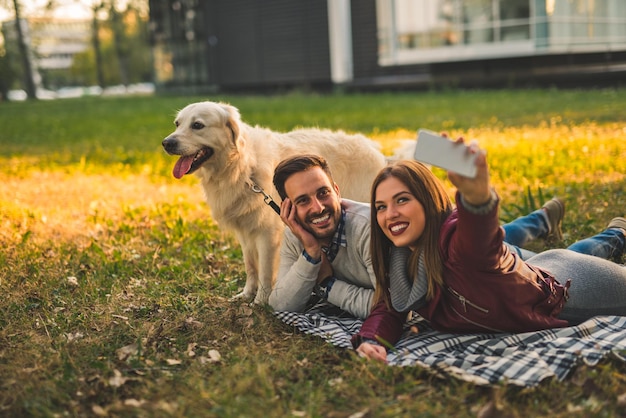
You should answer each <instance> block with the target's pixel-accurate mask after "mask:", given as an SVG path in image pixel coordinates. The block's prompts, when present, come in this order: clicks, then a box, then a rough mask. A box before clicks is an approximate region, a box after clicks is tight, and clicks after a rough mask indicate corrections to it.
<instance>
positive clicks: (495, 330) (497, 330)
mask: <svg viewBox="0 0 626 418" xmlns="http://www.w3.org/2000/svg"><path fill="white" fill-rule="evenodd" d="M452 310H453V311H454V312H455V313H456V314H457V315H458V316H459V317H461V318H463V320H465V321H466V322H469V323H470V324H474V325H476V326H477V327H481V328H484V329H486V330H489V331H494V332H507V331H503V330H500V329H497V328H491V327H488V326H487V325H483V324H481V323H479V322H476V321H472V320H471V319H469V318H467V317H465V316H464V315H461V313H460V312H459V311H457V310H456V309H454V307H453V308H452Z"/></svg>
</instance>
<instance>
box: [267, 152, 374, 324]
mask: <svg viewBox="0 0 626 418" xmlns="http://www.w3.org/2000/svg"><path fill="white" fill-rule="evenodd" d="M274 186H275V187H276V189H277V190H278V193H279V195H280V197H281V198H282V199H283V201H282V203H281V208H280V217H281V219H282V220H283V222H284V223H285V225H287V228H286V229H285V234H284V237H283V242H282V245H281V249H280V265H279V268H278V277H277V280H276V283H275V284H274V288H273V289H272V293H271V294H270V298H269V304H270V305H271V306H272V307H273V308H274V309H275V310H277V311H295V312H301V311H303V310H304V309H305V308H306V306H307V303H308V302H309V299H310V298H311V294H312V293H313V292H314V293H315V294H317V295H318V296H319V297H321V298H323V299H327V300H328V302H330V303H332V304H333V305H335V306H338V307H339V308H341V309H343V310H344V311H346V312H348V313H350V314H352V315H354V316H356V317H359V318H365V317H367V315H368V314H369V312H370V308H371V304H372V298H373V295H374V284H375V282H376V278H375V276H374V271H373V270H372V262H371V257H370V215H369V205H368V204H365V203H359V202H354V201H351V200H348V199H342V198H341V195H340V193H339V187H338V186H337V184H335V182H334V181H333V178H332V174H331V171H330V168H329V167H328V164H327V163H326V161H325V160H324V159H323V158H321V157H318V156H315V155H302V156H297V157H293V158H289V159H287V160H284V161H282V162H281V163H280V164H279V165H278V166H277V167H276V169H275V171H274Z"/></svg>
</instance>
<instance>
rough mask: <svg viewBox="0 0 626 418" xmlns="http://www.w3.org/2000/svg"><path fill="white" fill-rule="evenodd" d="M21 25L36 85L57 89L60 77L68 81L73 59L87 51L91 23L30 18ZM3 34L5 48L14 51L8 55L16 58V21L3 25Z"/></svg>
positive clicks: (76, 20) (23, 20) (77, 20)
mask: <svg viewBox="0 0 626 418" xmlns="http://www.w3.org/2000/svg"><path fill="white" fill-rule="evenodd" d="M20 24H21V28H22V31H23V33H24V37H25V41H26V45H27V46H28V47H29V51H30V53H31V63H32V71H33V76H34V80H35V84H36V85H37V87H38V88H40V89H41V88H43V87H45V88H57V87H59V86H58V83H59V81H60V80H59V77H61V78H66V77H67V73H68V72H69V69H70V67H71V66H72V62H73V60H74V56H75V55H77V54H79V53H82V52H85V51H86V50H87V49H88V48H90V42H91V21H90V20H87V19H61V18H49V17H31V18H28V19H22V20H20ZM2 33H3V36H4V38H5V45H6V46H7V48H11V47H12V48H15V49H16V50H15V51H11V53H12V54H11V55H12V56H14V57H16V56H19V52H18V51H17V41H16V40H15V37H16V36H17V32H16V28H15V20H12V21H8V22H4V23H3V24H2ZM61 85H62V84H61Z"/></svg>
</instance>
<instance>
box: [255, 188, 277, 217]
mask: <svg viewBox="0 0 626 418" xmlns="http://www.w3.org/2000/svg"><path fill="white" fill-rule="evenodd" d="M250 188H251V189H252V191H253V192H254V193H261V194H262V195H263V201H264V202H265V204H267V205H269V206H270V207H271V208H272V209H274V212H276V213H277V214H279V215H280V206H278V204H277V203H276V202H275V201H274V199H272V196H270V195H268V194H267V193H265V191H264V190H263V189H262V188H261V186H259V185H258V184H256V183H255V182H254V181H252V184H251V185H250Z"/></svg>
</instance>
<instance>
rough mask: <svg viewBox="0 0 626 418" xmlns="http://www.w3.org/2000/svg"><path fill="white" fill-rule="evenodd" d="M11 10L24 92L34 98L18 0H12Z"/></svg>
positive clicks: (28, 56)
mask: <svg viewBox="0 0 626 418" xmlns="http://www.w3.org/2000/svg"><path fill="white" fill-rule="evenodd" d="M13 11H14V12H15V33H16V36H17V37H16V39H17V46H18V49H19V52H20V58H21V61H22V67H23V77H24V89H25V90H26V94H27V96H28V98H29V99H31V100H36V99H37V88H36V87H35V79H34V77H33V67H32V63H31V60H30V56H31V55H30V51H29V49H28V46H27V45H26V40H25V38H24V32H23V28H22V17H21V9H20V2H19V1H18V0H13Z"/></svg>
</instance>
